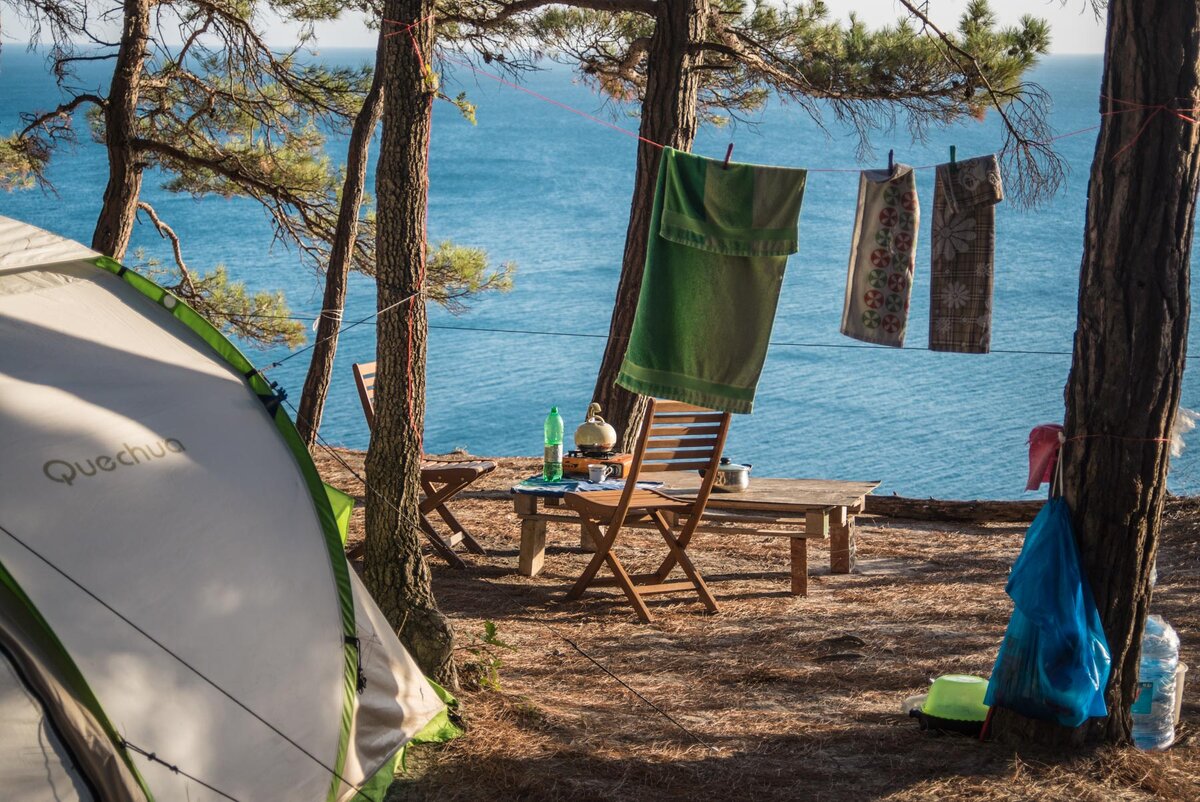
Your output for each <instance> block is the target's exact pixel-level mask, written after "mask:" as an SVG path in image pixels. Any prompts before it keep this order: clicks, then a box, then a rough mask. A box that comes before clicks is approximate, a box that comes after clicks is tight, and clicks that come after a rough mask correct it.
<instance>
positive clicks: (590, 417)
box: [575, 402, 617, 453]
mask: <svg viewBox="0 0 1200 802" xmlns="http://www.w3.org/2000/svg"><path fill="white" fill-rule="evenodd" d="M616 447H617V430H616V429H614V428H613V427H612V426H610V425H609V424H608V423H607V422H606V421H605V420H604V418H602V417H600V405H599V404H597V403H594V402H593V403H592V404H590V405H589V406H588V411H587V420H585V421H584V422H583V423H582V424H580V426H579V428H578V429H576V430H575V448H577V449H579V450H580V451H582V452H584V453H589V452H590V453H603V452H609V451H614V450H616Z"/></svg>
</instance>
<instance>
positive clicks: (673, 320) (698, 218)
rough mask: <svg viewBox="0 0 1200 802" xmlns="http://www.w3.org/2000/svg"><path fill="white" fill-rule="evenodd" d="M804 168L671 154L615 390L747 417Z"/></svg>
mask: <svg viewBox="0 0 1200 802" xmlns="http://www.w3.org/2000/svg"><path fill="white" fill-rule="evenodd" d="M805 175H806V173H805V171H804V170H791V169H785V168H782V167H760V166H758V165H754V164H730V165H729V166H728V167H724V166H722V164H721V162H719V161H712V160H711V159H705V158H701V157H699V156H692V155H691V154H688V153H682V152H680V151H677V150H672V149H671V148H667V149H666V150H664V151H663V155H662V162H661V165H660V167H659V170H658V188H657V190H656V191H655V193H654V210H653V212H652V213H651V215H650V243H649V246H648V247H647V249H646V269H645V272H644V273H643V274H642V290H641V294H640V295H639V296H638V305H637V312H636V313H635V314H634V319H633V331H632V332H631V334H630V337H629V346H628V348H627V349H626V351H625V359H624V361H623V362H622V364H621V371H620V373H619V374H618V376H617V384H619V385H621V386H622V387H624V388H625V389H627V390H632V391H633V392H635V393H641V394H643V395H653V396H657V397H658V398H671V399H674V400H676V401H683V402H684V403H688V404H696V405H697V406H702V407H708V408H709V409H720V410H727V411H729V412H741V413H748V412H750V411H751V409H752V408H753V406H754V393H755V390H756V389H757V387H758V377H759V375H760V374H761V373H762V366H763V360H764V359H766V356H767V344H768V342H769V340H770V339H771V327H772V325H773V324H774V323H775V307H776V305H777V304H778V303H779V288H780V286H781V285H782V284H783V271H784V267H785V266H786V265H787V258H788V254H792V253H795V252H796V221H797V218H798V217H799V215H800V203H801V200H802V199H803V197H804V178H805Z"/></svg>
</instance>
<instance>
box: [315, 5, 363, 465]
mask: <svg viewBox="0 0 1200 802" xmlns="http://www.w3.org/2000/svg"><path fill="white" fill-rule="evenodd" d="M383 45H384V39H383V30H382V29H381V30H380V34H379V43H378V45H377V46H376V48H375V53H376V57H375V61H376V64H377V65H378V64H381V63H382V58H381V57H382V48H383ZM382 113H383V71H382V70H381V69H378V67H377V68H376V70H375V74H374V75H373V76H372V78H371V88H370V89H369V90H367V95H366V97H365V98H364V99H363V105H362V108H361V109H359V111H358V116H357V117H355V118H354V127H353V128H352V129H351V131H350V144H349V146H348V147H347V149H346V180H345V181H344V182H343V183H342V201H341V206H340V207H338V219H337V227H336V228H335V229H334V239H333V243H332V244H331V246H330V250H329V264H328V266H327V267H326V268H325V297H324V299H323V300H322V301H321V314H320V317H319V319H318V321H317V334H316V342H315V344H314V346H313V354H312V361H310V362H309V363H308V375H307V376H306V377H305V379H304V391H303V393H301V395H300V409H299V414H297V416H296V417H297V420H296V427H297V428H298V429H299V430H300V436H301V437H302V438H304V442H305V443H306V444H308V445H309V446H312V445H313V443H314V442H316V439H317V432H318V431H319V430H320V428H321V415H322V413H323V412H324V410H325V397H326V395H328V393H329V383H330V381H331V380H332V377H333V358H334V356H335V355H336V354H337V338H338V329H339V328H340V327H341V325H342V311H343V310H344V309H345V306H346V287H347V284H348V282H349V278H350V265H351V262H352V261H353V256H354V242H355V240H357V239H358V217H359V212H360V211H361V209H362V199H363V189H364V187H365V186H366V183H367V157H368V154H369V152H370V148H371V136H372V135H373V134H374V132H375V126H376V125H377V124H378V123H379V117H380V115H381V114H382Z"/></svg>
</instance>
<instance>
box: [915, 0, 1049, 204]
mask: <svg viewBox="0 0 1200 802" xmlns="http://www.w3.org/2000/svg"><path fill="white" fill-rule="evenodd" d="M900 4H901V5H903V6H904V7H905V8H906V9H908V11H909V13H910V14H912V15H913V16H914V17H916V18H917V19H918V20H920V21H921V25H922V29H923V30H924V31H925V33H926V35H927V36H930V37H931V38H932V37H936V38H937V39H938V40H939V41H940V42H941V43H942V45H943V46H944V47H945V48H946V51H947V55H948V57H949V58H950V59H951V60H952V61H953V62H954V63H955V65H956V66H957V67H958V68H959V69H961V70H963V71H964V72H966V71H968V67H969V71H970V72H973V73H974V74H975V75H976V76H977V77H978V78H979V81H980V83H982V84H983V87H984V89H985V91H986V92H987V94H988V96H989V97H990V98H991V100H992V105H993V107H994V108H995V109H996V112H997V113H998V114H999V115H1000V120H1001V121H1002V122H1003V123H1004V128H1005V131H1006V135H1005V140H1004V146H1003V148H1001V151H1000V156H1001V161H1002V163H1003V165H1004V168H1005V170H1004V172H1005V176H1004V177H1005V180H1006V183H1008V184H1009V185H1010V186H1013V187H1015V188H1016V192H1015V196H1016V197H1017V199H1018V200H1019V201H1020V202H1021V203H1022V204H1023V205H1026V206H1034V205H1037V204H1038V203H1040V202H1042V201H1044V200H1045V199H1047V198H1049V197H1050V196H1052V195H1053V194H1054V193H1055V192H1057V191H1058V188H1059V186H1060V185H1061V184H1062V180H1063V177H1064V175H1065V166H1064V162H1063V160H1062V158H1061V157H1060V156H1059V155H1058V154H1057V153H1056V152H1055V150H1054V147H1053V145H1052V144H1051V142H1052V140H1051V138H1050V136H1049V133H1050V132H1049V126H1048V123H1047V121H1046V105H1047V103H1046V102H1045V96H1044V93H1043V92H1042V91H1041V89H1040V87H1036V86H1033V85H1022V86H1021V87H1019V91H1018V92H1016V93H1012V94H1008V95H1005V96H1001V94H1000V93H998V92H997V91H996V89H995V88H994V87H993V86H992V82H991V80H989V78H988V76H987V72H986V71H985V70H984V69H983V67H982V66H981V65H980V63H979V59H977V58H976V57H975V54H973V53H971V52H970V51H968V50H966V49H965V48H963V47H961V46H960V45H959V44H958V43H956V42H955V41H954V40H953V39H952V38H951V37H950V36H949V35H947V34H946V32H945V31H943V30H942V29H941V28H939V27H938V26H937V25H935V24H934V22H933V21H932V20H931V19H930V18H929V16H928V14H926V13H925V11H924V10H922V9H921V8H919V7H918V6H917V5H916V4H914V3H912V2H911V0H900ZM930 31H932V34H931V33H930ZM1022 95H1024V97H1022ZM1011 103H1020V104H1021V106H1020V107H1019V108H1018V110H1017V113H1016V114H1015V115H1010V113H1009V109H1006V105H1008V104H1011ZM1014 118H1015V119H1014Z"/></svg>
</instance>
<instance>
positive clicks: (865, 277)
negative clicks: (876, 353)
mask: <svg viewBox="0 0 1200 802" xmlns="http://www.w3.org/2000/svg"><path fill="white" fill-rule="evenodd" d="M920 219H921V208H920V204H919V203H918V202H917V184H916V179H915V178H914V176H913V170H912V168H911V167H908V166H906V165H903V164H897V165H896V170H895V172H894V174H892V175H890V176H889V174H888V172H887V170H864V171H863V172H862V174H861V175H860V176H859V178H858V219H857V220H855V222H854V238H853V240H852V241H851V243H850V269H849V271H848V272H847V274H846V304H845V306H844V307H843V308H842V334H845V335H846V336H847V337H853V338H854V339H856V340H864V341H866V342H869V343H877V344H879V345H891V346H895V347H897V348H899V347H900V346H902V345H904V330H905V328H906V327H907V325H908V301H909V298H910V297H911V295H912V277H913V255H914V254H915V253H916V251H917V224H918V223H919V222H920Z"/></svg>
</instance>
